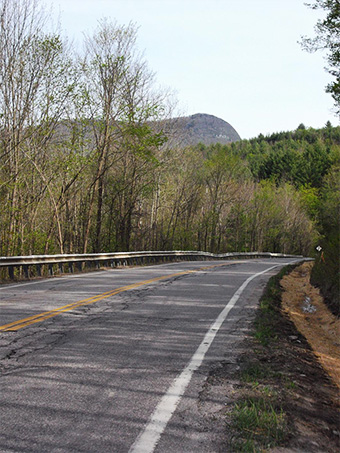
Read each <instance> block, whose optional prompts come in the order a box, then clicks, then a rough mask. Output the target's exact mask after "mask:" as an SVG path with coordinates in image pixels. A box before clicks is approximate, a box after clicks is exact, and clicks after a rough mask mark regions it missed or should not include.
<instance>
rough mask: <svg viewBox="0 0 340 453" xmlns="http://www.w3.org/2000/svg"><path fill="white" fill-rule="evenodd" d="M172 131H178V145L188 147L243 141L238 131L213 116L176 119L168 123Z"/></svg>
mask: <svg viewBox="0 0 340 453" xmlns="http://www.w3.org/2000/svg"><path fill="white" fill-rule="evenodd" d="M166 123H168V126H170V128H171V129H176V131H177V134H178V135H177V134H176V135H177V139H178V144H180V145H184V146H188V145H196V144H197V143H203V144H204V145H210V144H212V143H222V144H226V143H231V142H236V141H238V140H241V137H240V136H239V134H238V133H237V132H236V130H235V129H234V128H233V127H232V126H231V125H230V124H229V123H227V122H226V121H224V120H222V119H221V118H217V117H216V116H213V115H207V114H205V113H196V114H195V115H191V116H185V117H179V118H174V119H172V120H168V121H166ZM166 129H167V127H165V130H166Z"/></svg>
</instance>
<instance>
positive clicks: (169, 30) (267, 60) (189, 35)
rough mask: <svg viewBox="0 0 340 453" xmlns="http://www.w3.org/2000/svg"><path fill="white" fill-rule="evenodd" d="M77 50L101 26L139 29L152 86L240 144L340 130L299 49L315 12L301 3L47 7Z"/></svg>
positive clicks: (324, 77) (223, 0) (126, 2)
mask: <svg viewBox="0 0 340 453" xmlns="http://www.w3.org/2000/svg"><path fill="white" fill-rule="evenodd" d="M44 3H45V4H48V5H49V4H53V5H54V6H53V8H54V14H55V16H56V17H57V16H58V14H59V13H60V20H61V28H62V30H63V32H65V34H67V35H68V36H69V37H70V38H71V39H74V40H75V41H76V42H81V41H82V32H83V31H86V32H91V31H92V30H94V29H95V28H96V26H97V23H98V20H99V19H101V18H104V17H107V18H111V19H113V20H116V21H117V22H118V23H119V24H122V25H124V24H126V25H127V24H128V23H129V22H131V21H132V22H134V23H136V25H137V26H138V27H139V30H138V40H137V45H138V48H139V50H141V51H144V54H145V57H146V60H147V61H148V63H149V67H150V69H152V70H153V71H154V72H155V73H156V77H157V82H158V83H159V84H160V85H162V86H167V87H170V88H172V89H173V90H174V91H175V92H176V94H177V98H178V101H179V107H180V110H181V113H184V114H185V115H191V114H194V113H208V114H210V115H215V116H217V117H219V118H222V119H223V120H225V121H227V122H228V123H230V124H231V125H232V126H233V127H234V128H235V129H236V130H237V132H238V133H239V134H240V136H241V137H242V138H251V137H255V136H257V135H258V134H260V133H263V134H265V135H266V134H270V133H272V132H277V131H284V130H293V129H296V128H297V127H298V125H299V124H300V123H304V124H305V125H306V126H307V127H315V128H318V127H323V126H324V125H325V123H326V122H327V121H328V120H329V121H331V123H332V124H334V125H337V124H338V120H337V118H336V117H335V116H334V114H333V113H332V107H333V102H332V98H331V96H330V95H329V94H326V93H325V91H324V88H325V85H326V84H327V83H329V82H330V81H331V78H330V76H329V75H328V74H327V72H326V71H325V70H324V66H325V62H324V60H323V57H322V55H321V54H320V53H316V54H309V53H306V52H304V51H302V49H301V46H300V45H299V44H298V41H299V40H300V37H301V35H308V36H313V34H314V32H313V27H314V25H315V23H316V21H317V19H318V18H320V17H322V12H321V11H313V10H310V9H309V8H307V6H305V5H304V0H284V1H282V0H44Z"/></svg>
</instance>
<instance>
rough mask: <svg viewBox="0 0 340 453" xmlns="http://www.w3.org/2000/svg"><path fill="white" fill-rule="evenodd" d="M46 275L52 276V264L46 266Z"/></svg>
mask: <svg viewBox="0 0 340 453" xmlns="http://www.w3.org/2000/svg"><path fill="white" fill-rule="evenodd" d="M48 273H49V274H50V275H53V264H52V263H50V264H49V265H48Z"/></svg>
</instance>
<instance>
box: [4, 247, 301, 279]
mask: <svg viewBox="0 0 340 453" xmlns="http://www.w3.org/2000/svg"><path fill="white" fill-rule="evenodd" d="M237 258H302V255H286V254H282V253H270V252H242V253H238V252H233V253H222V254H214V253H209V252H197V251H149V252H116V253H89V254H64V255H31V256H12V257H0V269H3V268H7V269H8V275H9V278H10V279H11V280H13V279H14V270H15V269H17V268H19V269H20V268H21V271H22V274H23V275H24V276H25V277H26V278H29V277H30V267H31V266H34V267H35V270H36V275H37V276H42V274H43V266H45V267H46V266H47V269H48V274H49V275H54V274H55V271H56V268H57V272H58V271H59V273H64V272H65V271H66V269H65V265H67V270H68V272H71V273H73V272H74V270H75V267H76V268H77V270H78V271H79V272H81V271H82V270H83V268H85V266H86V265H87V266H88V267H89V268H91V267H92V268H93V267H95V268H97V269H99V268H100V267H101V266H103V267H120V266H127V265H143V264H150V263H151V264H156V263H164V262H171V261H199V260H214V259H218V260H226V259H227V260H228V259H237Z"/></svg>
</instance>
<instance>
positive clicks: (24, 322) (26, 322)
mask: <svg viewBox="0 0 340 453" xmlns="http://www.w3.org/2000/svg"><path fill="white" fill-rule="evenodd" d="M224 265H225V264H218V265H214V266H206V267H200V268H199V269H195V270H190V271H184V272H177V273H176V274H170V275H162V276H161V277H156V278H152V279H151V280H144V281H142V282H138V283H133V284H132V285H128V286H122V287H121V288H117V289H114V290H111V291H107V292H106V293H102V294H98V295H97V296H92V297H89V298H88V299H82V300H79V301H78V302H74V303H72V304H68V305H64V306H63V307H59V308H55V309H54V310H50V311H45V312H43V313H39V314H37V315H33V316H29V317H28V318H24V319H19V320H18V321H14V322H10V323H9V324H4V325H3V326H0V332H15V331H17V330H19V329H22V328H23V327H27V326H30V325H31V324H35V323H37V322H42V321H46V319H49V318H53V317H54V316H58V315H60V314H61V313H65V312H68V311H71V310H73V309H74V308H78V307H83V306H84V305H90V304H93V303H94V302H99V301H100V300H103V299H107V298H108V297H111V296H114V295H116V294H119V293H122V292H124V291H129V290H130V289H135V288H139V287H140V286H144V285H148V284H149V283H154V282H157V281H160V280H165V279H168V278H173V277H177V276H180V275H187V274H192V273H195V272H198V271H201V270H206V269H211V268H213V267H217V266H224Z"/></svg>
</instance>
